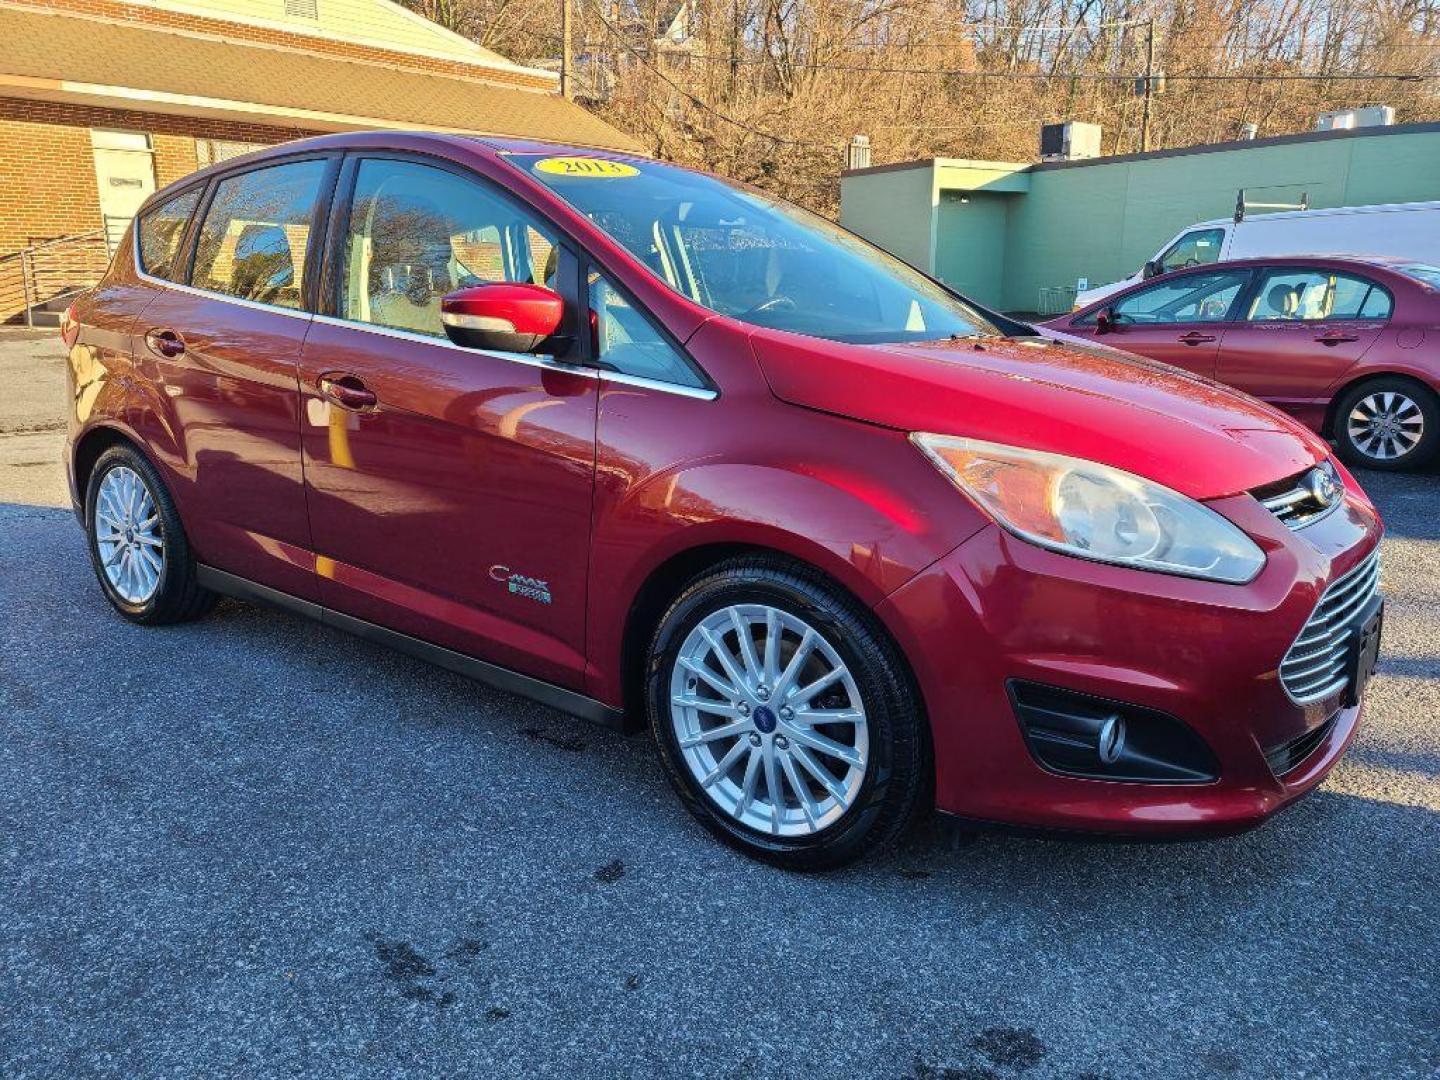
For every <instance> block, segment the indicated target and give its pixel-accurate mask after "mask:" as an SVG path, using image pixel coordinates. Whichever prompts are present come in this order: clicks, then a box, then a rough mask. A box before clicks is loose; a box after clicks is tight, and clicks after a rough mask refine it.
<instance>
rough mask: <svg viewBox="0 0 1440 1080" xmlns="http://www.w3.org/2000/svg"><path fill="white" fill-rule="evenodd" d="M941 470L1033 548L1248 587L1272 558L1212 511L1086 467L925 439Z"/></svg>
mask: <svg viewBox="0 0 1440 1080" xmlns="http://www.w3.org/2000/svg"><path fill="white" fill-rule="evenodd" d="M910 438H911V441H913V442H914V443H915V445H916V446H918V447H919V448H920V449H921V450H922V451H924V453H925V455H926V456H927V457H929V458H930V460H931V461H933V462H934V463H935V464H936V466H938V467H939V469H940V471H941V472H943V473H945V475H946V476H948V477H950V479H951V480H953V481H954V482H955V485H956V486H957V487H958V488H960V490H961V491H963V492H965V494H967V495H969V496H970V498H972V499H973V500H975V502H976V503H977V504H979V506H980V508H981V509H983V510H985V511H986V512H987V513H988V514H989V515H990V516H991V517H993V518H994V519H995V521H996V522H997V523H998V524H1000V525H1001V526H1002V527H1004V528H1005V529H1008V530H1009V531H1010V532H1012V533H1014V534H1015V535H1016V536H1019V537H1021V538H1022V539H1024V540H1028V541H1030V542H1031V543H1032V544H1039V545H1040V546H1041V547H1046V548H1050V549H1051V550H1052V551H1060V552H1064V553H1065V554H1067V555H1077V556H1079V557H1080V558H1082V559H1096V560H1099V561H1100V562H1109V563H1119V564H1120V565H1122V566H1132V567H1135V568H1136V569H1138V570H1158V571H1160V572H1162V573H1167V574H1183V575H1185V576H1187V577H1198V578H1208V579H1210V580H1212V581H1226V582H1231V583H1233V584H1237V585H1239V584H1244V583H1245V582H1247V581H1250V580H1251V579H1252V578H1254V577H1255V575H1256V574H1258V573H1259V572H1260V568H1261V567H1263V566H1264V565H1265V555H1264V553H1263V552H1261V550H1260V549H1259V548H1258V547H1256V546H1255V542H1254V541H1253V540H1251V539H1250V538H1249V537H1248V536H1246V535H1245V534H1244V533H1243V532H1241V531H1240V530H1239V529H1238V528H1236V527H1235V526H1234V525H1232V524H1231V523H1230V522H1229V521H1227V520H1226V519H1225V518H1223V517H1221V516H1220V515H1219V514H1217V513H1215V511H1213V510H1211V509H1210V508H1209V507H1207V506H1202V505H1201V504H1200V503H1198V502H1196V501H1195V500H1194V499H1190V498H1187V497H1186V496H1184V495H1181V494H1180V493H1179V492H1176V491H1171V490H1170V489H1169V488H1167V487H1162V486H1161V485H1160V484H1156V483H1152V482H1151V481H1149V480H1145V479H1142V478H1141V477H1139V476H1135V475H1134V474H1132V473H1127V472H1123V471H1121V470H1120V469H1112V468H1111V467H1110V466H1108V465H1101V464H1099V463H1098V462H1094V461H1086V460H1084V459H1083V458H1072V457H1064V456H1062V455H1060V454H1046V453H1042V452H1041V451H1038V450H1023V449H1021V448H1019V447H1016V446H1001V445H999V444H997V443H987V442H979V441H977V440H975V439H962V438H959V437H956V436H952V435H930V434H926V433H924V432H916V433H915V434H913V435H911V436H910Z"/></svg>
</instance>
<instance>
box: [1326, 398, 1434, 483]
mask: <svg viewBox="0 0 1440 1080" xmlns="http://www.w3.org/2000/svg"><path fill="white" fill-rule="evenodd" d="M1437 414H1440V409H1437V406H1436V401H1435V397H1434V395H1433V394H1431V393H1430V392H1429V391H1427V390H1425V389H1424V388H1422V387H1420V386H1417V385H1416V384H1414V383H1411V382H1408V381H1407V380H1404V379H1376V380H1374V381H1372V382H1368V383H1364V384H1362V385H1360V386H1358V387H1356V388H1355V389H1353V390H1351V391H1350V392H1349V393H1348V394H1346V395H1345V397H1344V399H1343V400H1341V401H1340V403H1339V405H1338V406H1337V407H1336V410H1335V441H1336V443H1337V445H1338V447H1339V450H1340V456H1341V457H1343V458H1344V459H1345V460H1346V461H1347V462H1348V463H1349V464H1351V465H1358V466H1360V467H1361V468H1366V469H1382V470H1389V471H1398V470H1401V469H1413V468H1417V467H1419V466H1421V465H1424V464H1426V463H1427V462H1428V461H1430V460H1431V459H1432V458H1433V457H1434V456H1435V451H1436V449H1437V445H1440V444H1437V440H1440V415H1437Z"/></svg>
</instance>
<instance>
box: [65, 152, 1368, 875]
mask: <svg viewBox="0 0 1440 1080" xmlns="http://www.w3.org/2000/svg"><path fill="white" fill-rule="evenodd" d="M64 334H65V336H66V339H67V341H68V342H69V343H70V345H71V351H70V369H71V370H70V376H71V392H72V400H73V402H74V413H73V416H72V417H71V420H70V425H69V428H70V430H69V449H68V463H69V470H70V478H71V485H72V491H73V495H74V499H75V505H76V510H77V514H78V516H79V518H80V520H81V522H82V524H83V525H84V527H85V529H86V532H87V535H88V538H89V545H90V553H91V557H92V560H93V563H94V568H95V571H96V574H97V577H98V579H99V582H100V586H101V588H102V589H103V590H104V592H105V595H106V597H107V598H108V599H109V601H110V603H111V604H112V605H113V606H114V607H115V609H116V610H117V611H119V612H120V613H121V614H122V615H124V616H125V617H126V618H129V619H132V620H134V621H136V622H139V623H149V624H154V623H165V622H175V621H178V620H183V619H189V618H193V617H196V616H198V615H200V614H202V613H203V612H204V611H206V609H207V608H209V607H210V605H211V604H212V602H213V601H214V599H215V596H216V594H218V593H228V594H231V595H235V596H240V597H247V598H251V599H256V600H261V601H267V602H270V603H274V604H277V605H279V606H281V607H283V608H286V609H288V610H290V611H294V612H297V613H301V614H304V615H308V616H311V617H314V618H318V619H321V620H323V621H324V622H326V623H328V624H330V625H332V626H335V627H338V628H341V629H345V630H349V631H353V632H355V633H358V634H361V635H364V636H366V637H370V638H373V639H375V640H378V641H383V642H386V643H388V644H390V645H393V646H395V647H397V648H400V649H403V650H406V651H408V652H410V653H413V654H415V655H417V656H421V657H424V658H426V659H428V660H432V661H434V662H436V663H438V664H441V665H444V666H446V667H449V668H452V669H454V670H457V671H461V672H465V673H467V674H470V675H473V676H476V677H478V678H481V679H485V680H489V681H491V682H493V683H495V684H498V685H499V686H502V687H505V688H507V689H510V690H514V691H517V692H520V693H525V694H530V695H533V696H534V697H536V698H538V699H540V700H542V701H544V702H547V703H549V704H551V705H554V706H556V707H558V708H561V709H566V710H569V711H571V712H573V713H576V714H578V715H580V716H584V717H589V718H591V719H595V720H600V721H604V722H608V723H611V724H614V725H616V726H618V727H622V728H628V727H630V726H632V725H633V721H634V720H636V719H638V718H640V717H642V716H644V717H646V718H648V721H649V723H650V726H651V728H652V730H653V732H654V735H655V739H656V741H657V743H658V744H659V748H660V753H661V755H662V758H663V760H664V762H665V764H666V766H667V768H668V771H669V774H670V777H671V779H672V781H673V783H674V786H675V788H676V790H677V791H678V792H679V794H680V797H681V798H682V799H683V800H684V802H685V803H686V805H687V806H688V807H689V808H690V810H691V811H692V812H693V813H694V814H695V815H696V816H697V817H698V818H699V820H700V821H701V822H703V823H704V824H705V826H706V827H707V828H709V829H710V830H711V831H712V832H714V833H715V834H716V835H718V836H720V837H722V838H723V839H725V840H726V841H728V842H730V843H733V844H735V845H736V846H738V847H740V848H742V849H743V850H745V851H747V852H749V853H751V854H754V855H757V856H760V857H763V858H767V859H770V860H772V861H775V862H777V863H780V864H782V865H786V866H792V867H818V866H826V865H833V864H835V863H838V862H841V861H843V860H846V859H849V858H852V857H854V856H856V855H858V854H859V853H860V852H862V851H864V850H865V849H867V848H868V847H870V846H872V845H874V844H876V843H880V842H884V841H888V840H890V839H892V838H893V837H895V836H896V835H897V833H899V831H900V830H901V829H902V828H903V827H904V826H905V824H906V822H908V821H909V820H911V818H912V817H913V816H914V815H915V814H916V813H917V812H918V811H921V810H923V809H925V808H927V807H929V806H930V805H932V804H935V805H938V806H939V808H940V809H941V810H943V811H946V812H949V813H951V814H956V815H963V816H965V817H967V818H979V819H990V820H999V821H1006V822H1013V823H1020V824H1024V825H1031V826H1058V827H1064V828H1068V829H1088V830H1095V831H1102V832H1110V833H1129V834H1147V835H1157V836H1158V835H1181V834H1190V833H1200V832H1224V831H1233V830H1237V829H1242V828H1245V827H1247V826H1250V825H1254V824H1256V823H1257V822H1259V821H1260V820H1261V819H1263V818H1264V817H1266V816H1267V815H1268V814H1270V813H1272V812H1273V811H1275V810H1276V809H1278V808H1279V807H1281V806H1283V805H1285V804H1286V803H1288V802H1290V801H1291V800H1293V799H1295V798H1297V797H1298V796H1300V795H1301V794H1303V793H1304V792H1306V791H1308V790H1309V789H1311V788H1313V787H1314V786H1315V785H1316V784H1317V783H1319V781H1320V779H1321V778H1322V777H1323V776H1324V775H1325V774H1326V773H1327V772H1328V771H1329V769H1330V768H1331V767H1332V766H1333V765H1334V764H1335V762H1336V760H1337V759H1338V758H1339V756H1340V754H1341V752H1342V751H1343V749H1344V748H1345V746H1346V745H1347V743H1348V742H1349V740H1350V738H1351V737H1352V735H1353V734H1354V732H1355V729H1356V725H1357V724H1358V722H1359V718H1360V711H1361V703H1362V696H1363V691H1364V688H1365V684H1366V680H1367V677H1368V676H1369V673H1370V671H1371V669H1372V667H1373V665H1374V662H1375V656H1376V651H1377V648H1378V642H1379V634H1380V626H1381V618H1382V616H1381V598H1380V594H1379V591H1378V578H1379V565H1378V557H1379V556H1378V545H1379V539H1380V532H1381V526H1380V522H1379V520H1378V518H1377V516H1376V513H1375V510H1374V508H1373V507H1372V506H1371V504H1370V502H1369V501H1368V500H1367V499H1366V497H1365V495H1364V493H1363V492H1362V491H1361V490H1360V488H1359V487H1358V486H1357V485H1356V484H1355V482H1354V480H1353V479H1351V478H1350V477H1349V475H1348V474H1347V473H1346V472H1345V470H1344V469H1343V468H1341V467H1339V466H1337V465H1336V464H1335V463H1334V462H1333V460H1332V459H1331V457H1330V454H1329V450H1328V448H1327V447H1326V445H1325V444H1324V443H1323V442H1322V441H1321V440H1320V439H1318V438H1317V437H1315V436H1314V435H1312V434H1311V433H1309V432H1308V431H1306V430H1305V429H1304V428H1303V427H1301V426H1300V425H1298V424H1296V423H1294V422H1293V421H1291V420H1289V419H1287V418H1285V417H1284V416H1282V415H1280V414H1278V413H1276V412H1274V411H1273V410H1271V409H1270V408H1268V407H1267V406H1264V405H1262V404H1260V403H1258V402H1256V401H1254V400H1253V399H1251V398H1248V397H1246V396H1244V395H1241V394H1237V393H1234V392H1232V391H1229V390H1226V389H1223V388H1221V387H1218V386H1216V385H1214V384H1213V383H1209V382H1205V381H1202V380H1197V379H1193V378H1192V377H1190V376H1188V375H1186V374H1184V373H1182V372H1177V371H1175V370H1173V369H1170V368H1167V367H1163V366H1159V365H1155V364H1152V363H1151V362H1149V361H1145V360H1141V359H1138V358H1136V359H1129V358H1125V357H1117V356H1115V355H1113V354H1110V353H1108V352H1104V351H1100V350H1094V349H1085V348H1075V347H1068V346H1065V345H1062V344H1057V343H1055V342H1053V341H1049V340H1047V339H1045V338H1043V337H1040V336H1038V335H1037V334H1035V333H1034V332H1033V331H1032V330H1031V329H1030V328H1028V327H1025V326H1022V325H1020V324H1017V323H1013V322H1010V321H1009V320H1006V319H1004V318H1002V317H1000V316H998V315H991V314H989V313H987V312H985V311H983V310H981V309H979V308H977V307H975V306H973V305H971V304H968V303H966V302H965V301H964V300H962V299H961V298H959V297H958V296H956V295H954V294H952V293H950V292H948V291H946V290H945V289H944V288H943V287H942V286H940V285H939V284H937V283H935V282H933V281H931V280H929V279H928V278H926V277H924V276H922V275H921V274H919V273H917V272H915V271H913V270H911V269H909V268H908V267H906V266H904V265H903V264H901V263H899V262H898V261H896V260H895V259H892V258H890V257H889V256H887V255H885V254H883V253H881V252H879V251H877V250H876V249H874V248H872V247H870V246H868V245H866V244H865V243H864V242H862V241H860V240H859V239H857V238H855V237H854V236H851V235H849V234H847V233H845V232H843V231H842V230H840V229H838V228H836V227H835V226H834V225H831V224H829V223H828V222H825V221H823V220H821V219H819V218H816V217H814V216H812V215H810V214H807V213H805V212H803V211H801V210H798V209H796V208H795V207H792V206H787V205H786V204H784V203H782V202H779V201H777V200H775V199H773V198H770V197H769V196H766V195H763V194H761V193H759V192H756V191H753V190H750V189H747V188H742V187H739V186H736V185H733V184H730V183H727V182H725V181H723V180H720V179H717V178H715V177H711V176H706V175H703V174H700V173H696V172H691V171H687V170H684V169H680V168H676V167H674V166H670V165H665V164H661V163H659V162H655V161H649V160H645V159H641V158H626V157H618V156H613V155H604V154H599V153H596V152H593V151H584V150H575V149H567V148H561V147H554V146H546V145H541V144H534V143H520V142H498V141H494V140H486V141H482V140H475V139H467V138H462V137H458V136H443V135H398V134H358V135H345V136H330V137H325V138H320V139H316V140H312V141H306V142H301V143H295V144H290V145H287V146H283V147H278V148H275V149H273V150H269V151H265V152H262V153H258V154H254V155H251V156H249V157H245V158H238V159H235V160H233V161H229V162H226V163H224V164H222V165H217V166H214V167H211V168H209V169H207V170H205V171H202V172H200V173H198V174H196V175H195V176H193V177H190V178H188V179H186V180H184V181H182V182H181V183H180V184H178V185H175V186H172V187H170V188H167V189H166V190H164V191H162V192H160V193H159V194H157V195H156V196H154V197H153V198H152V199H151V200H150V201H149V202H148V203H147V205H146V206H145V208H144V209H143V210H142V212H141V214H140V216H139V218H138V221H137V224H136V226H135V228H134V231H133V237H132V239H131V241H130V244H129V246H127V247H125V248H124V249H123V250H122V252H121V253H120V255H119V256H118V257H117V259H116V261H115V265H114V266H113V268H112V269H111V271H110V273H109V275H108V276H107V277H106V279H105V280H104V282H103V283H102V284H101V285H100V286H99V287H97V288H96V289H95V290H94V291H92V292H91V293H89V294H88V295H86V296H84V297H83V298H82V299H80V300H79V301H77V303H76V304H75V307H74V309H73V312H72V313H71V316H70V319H69V321H68V322H67V324H66V326H65V328H64ZM350 677H352V678H357V677H358V678H363V674H357V673H356V672H351V673H350ZM356 722H357V723H363V722H364V721H363V717H357V720H356ZM586 767H587V766H586V765H585V763H584V762H583V761H580V762H578V763H577V768H581V769H584V768H586ZM593 780H594V781H595V783H597V784H603V783H604V782H605V778H604V777H603V776H602V775H600V774H598V773H597V774H596V775H595V776H594V777H593ZM617 813H624V811H623V810H621V809H617Z"/></svg>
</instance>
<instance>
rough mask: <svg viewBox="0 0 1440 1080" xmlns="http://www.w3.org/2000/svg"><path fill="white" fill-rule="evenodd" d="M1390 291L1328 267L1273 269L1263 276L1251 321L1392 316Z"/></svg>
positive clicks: (1254, 302)
mask: <svg viewBox="0 0 1440 1080" xmlns="http://www.w3.org/2000/svg"><path fill="white" fill-rule="evenodd" d="M1390 311H1391V301H1390V294H1389V293H1388V292H1386V291H1385V290H1384V289H1382V288H1381V287H1380V286H1379V285H1376V284H1375V283H1374V282H1373V281H1369V280H1367V279H1365V278H1362V277H1354V276H1352V275H1350V274H1337V273H1332V272H1330V271H1328V270H1270V271H1268V272H1266V274H1265V275H1264V276H1263V277H1262V278H1261V279H1260V287H1259V289H1257V290H1256V292H1255V299H1254V300H1253V301H1251V303H1250V312H1249V314H1248V316H1247V318H1248V319H1249V320H1250V321H1251V322H1323V321H1326V320H1330V319H1388V318H1389V317H1390Z"/></svg>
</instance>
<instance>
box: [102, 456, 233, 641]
mask: <svg viewBox="0 0 1440 1080" xmlns="http://www.w3.org/2000/svg"><path fill="white" fill-rule="evenodd" d="M85 531H86V535H87V539H88V540H89V542H90V561H91V563H92V564H93V565H94V567H95V576H96V577H97V578H98V579H99V580H100V587H101V588H102V589H103V590H104V592H105V597H106V599H108V600H109V601H110V603H111V605H112V606H113V607H114V608H115V610H116V611H118V612H120V614H122V615H124V616H125V617H126V618H127V619H130V620H131V621H133V622H138V623H172V622H183V621H185V620H187V619H193V618H196V617H198V616H200V615H203V614H204V613H205V612H207V611H209V610H210V608H211V607H213V606H214V604H215V599H216V597H215V594H214V593H212V592H210V591H209V590H207V589H204V588H202V587H201V586H200V585H199V583H198V582H197V581H196V579H195V570H196V567H195V560H194V558H193V557H192V556H191V554H190V545H189V543H188V541H187V540H186V537H185V530H184V528H183V527H182V526H181V524H180V515H179V514H178V513H176V511H175V504H174V502H173V501H171V499H170V493H169V492H168V491H166V490H165V484H164V482H163V481H162V480H161V479H160V474H159V473H158V472H156V470H155V467H154V466H153V465H151V464H150V462H149V461H147V460H146V459H145V457H144V456H143V455H142V454H141V453H140V452H139V451H138V450H136V449H134V448H133V447H131V446H127V445H120V446H113V447H111V448H110V449H109V450H107V451H105V453H103V454H101V455H100V460H99V461H97V462H96V463H95V468H94V470H93V471H92V472H91V474H90V482H89V484H88V485H87V487H86V493H85Z"/></svg>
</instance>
